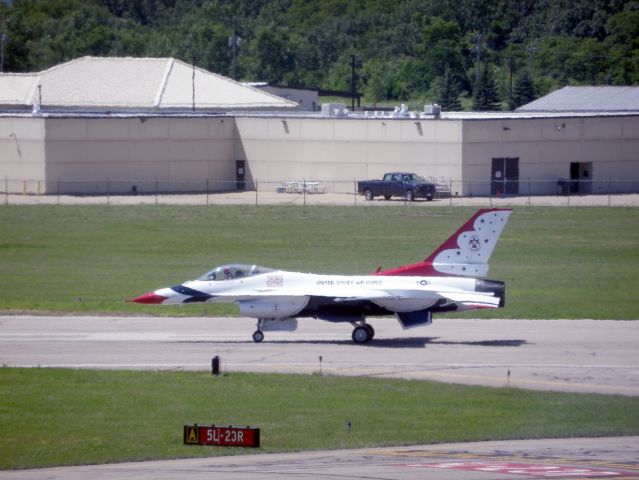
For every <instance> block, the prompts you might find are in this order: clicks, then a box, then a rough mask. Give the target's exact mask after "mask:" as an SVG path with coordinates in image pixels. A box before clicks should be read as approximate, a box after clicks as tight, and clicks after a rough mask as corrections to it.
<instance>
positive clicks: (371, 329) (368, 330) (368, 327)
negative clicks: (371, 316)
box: [364, 323, 375, 341]
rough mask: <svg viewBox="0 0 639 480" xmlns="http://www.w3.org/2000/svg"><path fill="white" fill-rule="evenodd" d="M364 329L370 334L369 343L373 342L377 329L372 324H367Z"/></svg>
mask: <svg viewBox="0 0 639 480" xmlns="http://www.w3.org/2000/svg"><path fill="white" fill-rule="evenodd" d="M364 328H365V329H366V331H367V332H368V341H371V340H372V339H373V337H374V336H375V329H374V328H373V326H372V325H371V324H370V323H367V324H366V325H364Z"/></svg>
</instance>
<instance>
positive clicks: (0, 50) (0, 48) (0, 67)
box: [0, 32, 9, 72]
mask: <svg viewBox="0 0 639 480" xmlns="http://www.w3.org/2000/svg"><path fill="white" fill-rule="evenodd" d="M8 40H9V36H8V35H7V34H6V33H4V32H2V35H0V72H4V46H5V45H6V43H7V41H8Z"/></svg>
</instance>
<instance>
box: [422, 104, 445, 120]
mask: <svg viewBox="0 0 639 480" xmlns="http://www.w3.org/2000/svg"><path fill="white" fill-rule="evenodd" d="M424 114H426V115H432V116H433V117H435V118H439V117H440V116H441V114H442V107H441V105H437V104H436V103H433V104H431V105H424Z"/></svg>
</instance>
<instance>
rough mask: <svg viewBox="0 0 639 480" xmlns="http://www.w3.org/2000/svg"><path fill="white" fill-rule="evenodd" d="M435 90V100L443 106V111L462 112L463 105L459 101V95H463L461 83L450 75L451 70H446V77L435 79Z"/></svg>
mask: <svg viewBox="0 0 639 480" xmlns="http://www.w3.org/2000/svg"><path fill="white" fill-rule="evenodd" d="M433 90H434V92H433V93H434V97H435V100H436V102H437V103H438V104H439V105H441V107H442V110H446V111H449V112H455V111H459V110H462V105H461V102H460V101H459V95H460V94H461V89H460V87H459V81H458V80H457V79H456V78H455V76H454V75H453V74H452V73H450V70H448V69H446V70H444V75H442V76H441V77H437V78H436V79H435V81H434V88H433Z"/></svg>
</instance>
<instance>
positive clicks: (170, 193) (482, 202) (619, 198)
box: [0, 178, 639, 206]
mask: <svg viewBox="0 0 639 480" xmlns="http://www.w3.org/2000/svg"><path fill="white" fill-rule="evenodd" d="M432 181H433V182H434V183H435V184H436V187H437V194H436V197H435V199H434V200H433V202H427V201H426V200H424V199H419V198H418V199H416V201H414V202H409V201H408V200H406V198H405V197H403V196H401V195H396V196H393V197H391V198H390V199H389V200H386V199H385V198H384V196H376V197H375V198H374V199H373V200H371V201H366V200H364V197H363V196H362V195H361V193H362V192H358V182H357V180H352V181H321V180H306V179H301V180H283V181H259V180H257V179H253V180H250V181H228V180H213V179H204V180H198V181H174V180H172V181H164V180H160V179H157V180H131V179H127V180H117V179H110V178H105V179H101V180H64V179H58V180H55V181H43V180H16V179H9V178H5V179H4V182H2V183H0V201H2V200H4V204H5V205H9V204H38V203H42V204H52V203H53V204H55V203H61V204H72V203H78V204H114V205H117V204H127V205H131V204H191V205H211V204H234V203H235V204H256V205H260V204H264V205H269V204H302V205H364V204H368V205H381V204H385V205H397V204H405V205H415V204H423V203H428V204H431V203H432V204H433V205H450V206H452V205H478V206H493V205H530V206H533V205H557V204H558V205H609V206H614V205H635V204H636V205H639V200H637V199H638V198H639V180H634V179H623V180H622V179H607V180H588V181H585V180H563V179H560V180H539V179H527V180H521V179H520V180H519V181H501V182H495V181H461V180H455V179H443V178H439V179H432Z"/></svg>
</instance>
